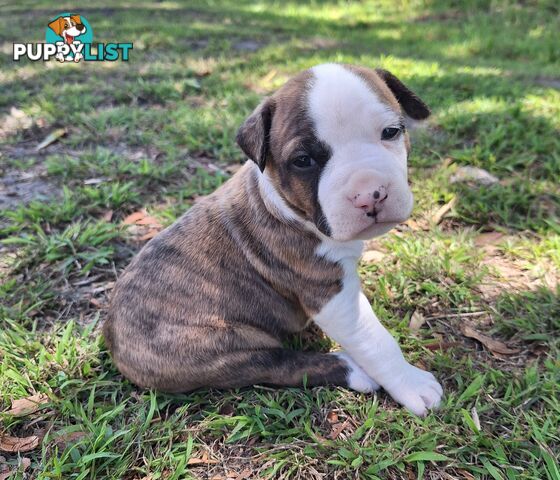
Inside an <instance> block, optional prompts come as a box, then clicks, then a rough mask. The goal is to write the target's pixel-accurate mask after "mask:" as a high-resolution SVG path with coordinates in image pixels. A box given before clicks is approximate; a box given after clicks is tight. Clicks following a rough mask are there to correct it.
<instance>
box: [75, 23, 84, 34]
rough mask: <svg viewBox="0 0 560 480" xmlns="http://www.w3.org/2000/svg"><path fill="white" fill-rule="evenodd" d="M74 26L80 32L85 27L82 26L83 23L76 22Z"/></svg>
mask: <svg viewBox="0 0 560 480" xmlns="http://www.w3.org/2000/svg"><path fill="white" fill-rule="evenodd" d="M76 28H77V29H78V30H79V31H80V32H81V31H82V30H83V29H84V28H86V27H84V24H83V23H76Z"/></svg>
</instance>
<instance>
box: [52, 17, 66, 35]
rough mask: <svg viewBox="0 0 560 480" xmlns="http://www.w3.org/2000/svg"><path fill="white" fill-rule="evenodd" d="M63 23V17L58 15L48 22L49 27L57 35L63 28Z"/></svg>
mask: <svg viewBox="0 0 560 480" xmlns="http://www.w3.org/2000/svg"><path fill="white" fill-rule="evenodd" d="M64 25H65V24H64V18H62V17H58V18H56V19H55V20H53V21H52V22H51V23H49V27H50V29H51V30H52V31H53V32H54V33H56V34H57V35H60V34H61V33H62V31H63V30H64Z"/></svg>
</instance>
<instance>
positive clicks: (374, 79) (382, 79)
mask: <svg viewBox="0 0 560 480" xmlns="http://www.w3.org/2000/svg"><path fill="white" fill-rule="evenodd" d="M344 67H345V68H346V69H348V70H350V71H351V72H353V73H354V74H356V75H358V76H359V77H360V78H361V79H362V80H364V82H366V84H367V85H368V87H369V88H370V89H371V90H372V91H373V92H374V93H375V94H376V95H377V97H378V98H379V99H380V100H381V101H382V102H383V103H385V104H386V105H388V106H389V107H391V108H392V109H393V110H394V111H395V112H397V113H399V114H401V113H402V112H403V111H404V113H406V114H407V115H408V116H409V117H410V118H412V119H414V120H424V119H426V118H428V117H429V116H430V113H431V112H430V109H429V108H428V106H427V105H426V104H425V103H424V102H423V101H422V99H420V97H419V96H418V95H416V94H415V93H414V92H413V91H412V90H410V89H409V88H408V87H407V86H406V85H404V84H403V83H402V82H401V81H400V80H399V79H398V78H397V77H395V76H394V75H393V74H392V73H391V72H389V71H387V70H383V69H381V68H376V69H375V70H372V69H370V68H366V67H360V66H356V65H347V64H346V65H344ZM404 141H405V146H406V150H407V151H410V138H409V136H408V132H405V137H404Z"/></svg>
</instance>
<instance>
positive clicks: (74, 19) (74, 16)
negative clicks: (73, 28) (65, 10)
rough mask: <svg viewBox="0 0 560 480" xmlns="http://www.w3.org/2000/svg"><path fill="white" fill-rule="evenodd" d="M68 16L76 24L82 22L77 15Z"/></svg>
mask: <svg viewBox="0 0 560 480" xmlns="http://www.w3.org/2000/svg"><path fill="white" fill-rule="evenodd" d="M70 18H71V19H72V20H73V21H74V22H76V23H77V24H78V25H79V24H81V23H82V18H81V17H80V16H79V15H72V16H71V17H70Z"/></svg>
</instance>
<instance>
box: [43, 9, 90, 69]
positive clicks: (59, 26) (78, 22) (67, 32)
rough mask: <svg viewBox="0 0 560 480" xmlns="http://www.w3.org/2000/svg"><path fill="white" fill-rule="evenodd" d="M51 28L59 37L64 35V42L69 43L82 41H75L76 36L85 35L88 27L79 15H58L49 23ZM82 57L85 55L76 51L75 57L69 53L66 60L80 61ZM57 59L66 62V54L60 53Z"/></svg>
mask: <svg viewBox="0 0 560 480" xmlns="http://www.w3.org/2000/svg"><path fill="white" fill-rule="evenodd" d="M49 28H50V29H51V30H52V31H53V32H54V33H56V34H57V35H58V36H59V37H62V39H63V40H64V43H67V44H68V45H71V44H73V43H80V42H79V41H76V42H74V38H76V37H78V36H80V35H83V34H84V33H86V31H87V27H86V26H85V25H84V24H83V23H82V19H81V17H80V16H79V15H71V16H69V17H58V18H56V19H54V20H53V21H52V22H51V23H49ZM82 58H84V56H83V55H82V54H81V53H76V54H75V55H74V58H72V57H71V56H70V55H68V56H67V57H66V60H68V61H72V60H74V61H75V62H79V61H80V60H81V59H82ZM56 59H57V60H58V61H59V62H64V55H63V54H62V53H59V54H58V55H57V56H56Z"/></svg>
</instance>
